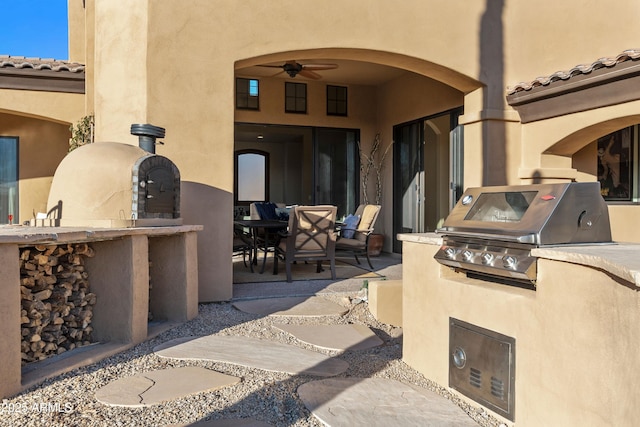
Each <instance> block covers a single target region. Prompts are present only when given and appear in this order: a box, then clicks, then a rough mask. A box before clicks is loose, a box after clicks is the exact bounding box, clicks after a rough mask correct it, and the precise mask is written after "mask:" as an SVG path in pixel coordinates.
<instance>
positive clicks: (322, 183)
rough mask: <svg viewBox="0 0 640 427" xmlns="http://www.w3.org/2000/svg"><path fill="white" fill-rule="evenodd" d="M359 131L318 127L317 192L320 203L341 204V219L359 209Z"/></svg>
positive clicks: (316, 142)
mask: <svg viewBox="0 0 640 427" xmlns="http://www.w3.org/2000/svg"><path fill="white" fill-rule="evenodd" d="M356 138H357V132H356V131H352V130H342V129H322V128H319V129H316V138H315V151H314V155H315V161H314V164H315V166H316V168H315V195H314V203H315V204H317V205H324V204H329V205H334V206H337V207H338V219H340V218H342V217H344V216H346V215H348V214H349V213H353V212H355V210H356V207H357V206H356V203H357V197H356V190H357V189H358V165H357V144H356Z"/></svg>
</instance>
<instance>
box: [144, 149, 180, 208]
mask: <svg viewBox="0 0 640 427" xmlns="http://www.w3.org/2000/svg"><path fill="white" fill-rule="evenodd" d="M136 169H137V174H136V173H134V187H136V190H137V195H135V194H134V199H136V200H134V205H135V202H137V209H136V211H137V213H138V219H145V218H164V219H172V218H179V217H180V172H179V171H178V168H177V167H176V166H175V165H174V164H173V162H171V160H169V159H167V158H166V157H163V156H158V155H149V156H145V157H144V158H142V159H141V161H139V162H138V165H137V168H136ZM136 175H137V176H136Z"/></svg>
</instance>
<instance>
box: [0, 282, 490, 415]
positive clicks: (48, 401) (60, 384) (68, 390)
mask: <svg viewBox="0 0 640 427" xmlns="http://www.w3.org/2000/svg"><path fill="white" fill-rule="evenodd" d="M322 297H324V298H327V299H329V300H332V301H334V302H336V303H339V304H342V305H344V306H346V307H349V312H348V313H347V314H346V315H344V316H340V317H336V316H332V317H315V318H300V317H260V316H256V315H252V314H248V313H243V312H241V311H239V310H236V309H235V308H234V307H233V306H232V305H231V303H211V304H201V305H200V306H199V315H198V317H196V318H195V319H193V320H192V321H190V322H187V323H184V324H182V325H180V326H178V327H176V328H174V329H171V330H169V331H166V332H164V333H162V334H161V335H159V336H157V337H156V338H154V339H151V340H149V341H146V342H144V343H142V344H140V345H138V346H136V347H134V348H132V349H130V350H128V351H126V352H123V353H119V354H117V355H115V356H112V357H109V358H107V359H104V360H102V361H100V362H98V363H95V364H93V365H89V366H86V367H83V368H79V369H76V370H74V371H71V372H68V373H66V374H63V375H60V376H58V377H55V378H52V379H50V380H46V381H45V382H44V383H42V384H40V385H39V386H37V387H34V388H32V389H29V390H26V391H25V392H24V393H21V394H19V395H17V396H15V397H13V398H11V399H5V400H3V402H2V407H1V408H0V426H23V427H26V426H44V425H47V426H74V427H75V426H165V425H169V424H189V423H190V422H194V421H198V420H203V419H207V420H209V419H225V418H247V417H252V418H255V419H257V420H261V421H263V422H266V423H268V424H270V425H273V426H300V427H303V426H304V427H307V426H313V427H321V426H323V424H322V423H321V422H320V421H319V420H317V419H316V418H315V417H314V416H313V415H312V414H311V413H310V412H309V411H308V410H307V409H306V407H305V406H304V404H303V403H302V401H301V400H300V399H299V398H298V397H297V394H296V389H297V387H298V386H299V385H300V384H302V383H305V382H308V381H312V380H316V379H318V378H317V377H311V376H293V375H289V374H285V373H277V372H268V371H263V370H260V369H253V368H247V367H243V366H235V365H231V364H227V363H216V362H206V361H179V360H170V359H163V358H160V357H158V356H156V355H155V354H154V353H153V348H154V347H155V346H156V345H158V344H160V343H162V342H165V341H168V340H171V339H175V338H179V337H185V336H202V335H209V334H219V335H237V336H247V337H254V338H262V339H269V340H273V341H276V342H282V343H288V344H293V345H297V346H299V347H303V348H308V349H311V350H315V351H319V352H322V353H324V354H327V355H330V356H333V357H337V358H340V359H342V360H345V361H347V362H348V363H349V366H350V367H349V369H348V370H347V371H346V372H345V373H343V374H341V375H340V376H345V377H377V378H392V379H395V380H399V381H402V382H405V383H409V384H414V385H417V386H420V387H423V388H425V389H429V390H432V391H434V392H436V393H438V394H439V395H442V396H444V397H446V398H448V399H450V400H451V401H452V402H454V403H455V404H457V405H458V406H460V408H462V410H464V411H465V412H466V413H467V414H469V416H470V417H471V418H472V419H474V420H475V421H476V422H477V423H478V425H480V426H487V427H488V426H491V427H496V426H500V425H501V423H500V421H499V420H497V419H495V418H493V417H492V416H491V415H490V414H488V413H487V412H486V411H484V410H483V409H482V408H475V407H472V406H469V405H467V404H466V403H465V402H463V401H462V400H460V399H459V398H457V397H456V396H454V395H452V394H451V393H449V392H448V391H447V390H445V389H443V388H442V387H440V386H438V385H437V384H435V383H433V382H431V381H429V380H427V379H426V378H424V377H423V376H422V375H421V374H419V373H418V372H416V371H415V370H413V369H412V368H410V367H409V366H408V365H406V364H405V363H404V362H402V360H401V357H402V331H401V330H400V329H398V328H393V327H391V326H389V325H385V324H382V323H379V322H377V321H376V320H375V319H374V318H373V316H371V314H370V312H369V310H368V309H367V306H366V303H359V304H358V303H354V302H353V301H352V298H351V297H350V296H349V295H347V294H322ZM355 301H357V300H355ZM274 323H290V324H306V323H309V324H348V323H355V324H364V325H368V326H369V327H371V328H372V329H373V330H374V331H375V333H376V334H377V335H378V336H379V337H380V338H381V339H382V340H383V341H384V344H383V345H381V346H379V347H376V348H372V349H368V350H359V351H346V352H337V351H328V350H320V349H317V348H315V347H312V346H309V345H306V344H304V343H301V342H299V341H298V340H296V339H295V338H294V337H292V336H291V335H289V334H287V333H285V332H282V331H280V330H278V329H277V328H275V327H273V326H272V325H273V324H274ZM182 366H200V367H203V368H208V369H212V370H215V371H218V372H222V373H225V374H228V375H233V376H236V377H239V378H241V381H240V382H239V383H238V384H236V385H232V386H229V387H226V388H224V389H221V390H216V391H211V392H203V393H198V394H194V395H191V396H187V397H185V398H181V399H176V400H173V401H170V402H166V403H163V404H160V405H154V406H151V407H144V408H124V407H113V406H107V405H103V404H101V403H100V402H98V401H96V399H95V398H94V394H95V392H96V391H97V390H98V389H100V388H101V387H104V386H105V385H107V384H108V383H110V382H112V381H114V380H115V379H118V378H123V377H126V376H131V375H135V374H139V373H142V372H147V371H155V370H159V369H166V368H171V367H182Z"/></svg>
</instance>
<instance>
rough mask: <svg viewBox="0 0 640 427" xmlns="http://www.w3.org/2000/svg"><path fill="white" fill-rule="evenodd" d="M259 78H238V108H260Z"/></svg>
mask: <svg viewBox="0 0 640 427" xmlns="http://www.w3.org/2000/svg"><path fill="white" fill-rule="evenodd" d="M259 100H260V97H259V93H258V80H256V79H243V78H237V79H236V108H239V109H243V110H258V109H259V107H260V102H259Z"/></svg>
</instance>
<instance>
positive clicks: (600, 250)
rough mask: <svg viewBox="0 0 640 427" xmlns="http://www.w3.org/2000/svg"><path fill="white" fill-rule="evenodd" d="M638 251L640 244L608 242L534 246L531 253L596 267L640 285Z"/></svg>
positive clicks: (541, 256) (538, 256)
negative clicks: (535, 247)
mask: <svg viewBox="0 0 640 427" xmlns="http://www.w3.org/2000/svg"><path fill="white" fill-rule="evenodd" d="M638 251H640V244H636V243H609V244H597V245H567V246H549V247H542V248H537V249H533V250H532V251H531V255H533V256H535V257H537V258H545V259H550V260H554V261H564V262H570V263H573V264H580V265H585V266H588V267H592V268H597V269H599V270H602V271H605V272H607V273H609V274H611V275H613V276H616V277H619V278H621V279H623V280H626V281H627V282H630V283H633V284H634V285H635V286H638V287H640V258H639V257H638Z"/></svg>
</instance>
